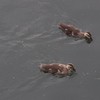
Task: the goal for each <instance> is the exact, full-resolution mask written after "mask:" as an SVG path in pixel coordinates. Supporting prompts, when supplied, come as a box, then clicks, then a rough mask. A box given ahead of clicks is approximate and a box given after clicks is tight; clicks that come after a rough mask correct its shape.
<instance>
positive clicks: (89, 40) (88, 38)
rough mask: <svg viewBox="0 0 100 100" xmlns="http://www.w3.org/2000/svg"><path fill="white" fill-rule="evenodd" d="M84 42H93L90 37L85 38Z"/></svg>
mask: <svg viewBox="0 0 100 100" xmlns="http://www.w3.org/2000/svg"><path fill="white" fill-rule="evenodd" d="M85 40H86V41H87V43H91V42H92V41H93V39H92V37H85Z"/></svg>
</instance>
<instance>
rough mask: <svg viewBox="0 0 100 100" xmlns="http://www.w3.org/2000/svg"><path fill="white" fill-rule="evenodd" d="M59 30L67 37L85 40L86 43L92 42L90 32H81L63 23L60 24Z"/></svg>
mask: <svg viewBox="0 0 100 100" xmlns="http://www.w3.org/2000/svg"><path fill="white" fill-rule="evenodd" d="M59 29H61V30H62V31H63V32H64V33H65V34H66V35H68V36H73V37H77V38H80V39H82V38H85V39H86V41H87V42H88V43H90V42H92V41H93V39H92V36H91V33H90V32H81V31H80V30H79V29H78V28H75V27H74V26H72V25H66V24H64V23H60V24H59Z"/></svg>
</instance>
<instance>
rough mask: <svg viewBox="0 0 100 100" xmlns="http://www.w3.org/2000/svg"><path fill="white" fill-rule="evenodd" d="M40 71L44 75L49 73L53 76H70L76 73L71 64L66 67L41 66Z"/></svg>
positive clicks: (55, 64)
mask: <svg viewBox="0 0 100 100" xmlns="http://www.w3.org/2000/svg"><path fill="white" fill-rule="evenodd" d="M39 67H40V69H41V71H43V72H45V73H51V74H53V75H72V74H73V73H74V72H76V70H75V68H74V66H73V64H71V63H69V64H67V65H64V64H60V63H52V64H41V65H40V66H39Z"/></svg>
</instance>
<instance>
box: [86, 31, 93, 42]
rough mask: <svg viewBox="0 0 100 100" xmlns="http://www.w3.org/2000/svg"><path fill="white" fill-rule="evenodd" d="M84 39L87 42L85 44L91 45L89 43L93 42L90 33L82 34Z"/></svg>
mask: <svg viewBox="0 0 100 100" xmlns="http://www.w3.org/2000/svg"><path fill="white" fill-rule="evenodd" d="M84 38H85V40H86V41H87V43H91V42H92V41H93V39H92V35H91V33H90V32H85V33H84Z"/></svg>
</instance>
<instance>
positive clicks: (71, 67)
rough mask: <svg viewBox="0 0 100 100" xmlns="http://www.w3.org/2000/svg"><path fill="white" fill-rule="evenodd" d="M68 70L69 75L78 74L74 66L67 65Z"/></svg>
mask: <svg viewBox="0 0 100 100" xmlns="http://www.w3.org/2000/svg"><path fill="white" fill-rule="evenodd" d="M66 68H67V69H68V73H69V75H72V74H73V73H75V72H76V69H75V68H74V66H73V64H67V66H66Z"/></svg>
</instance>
